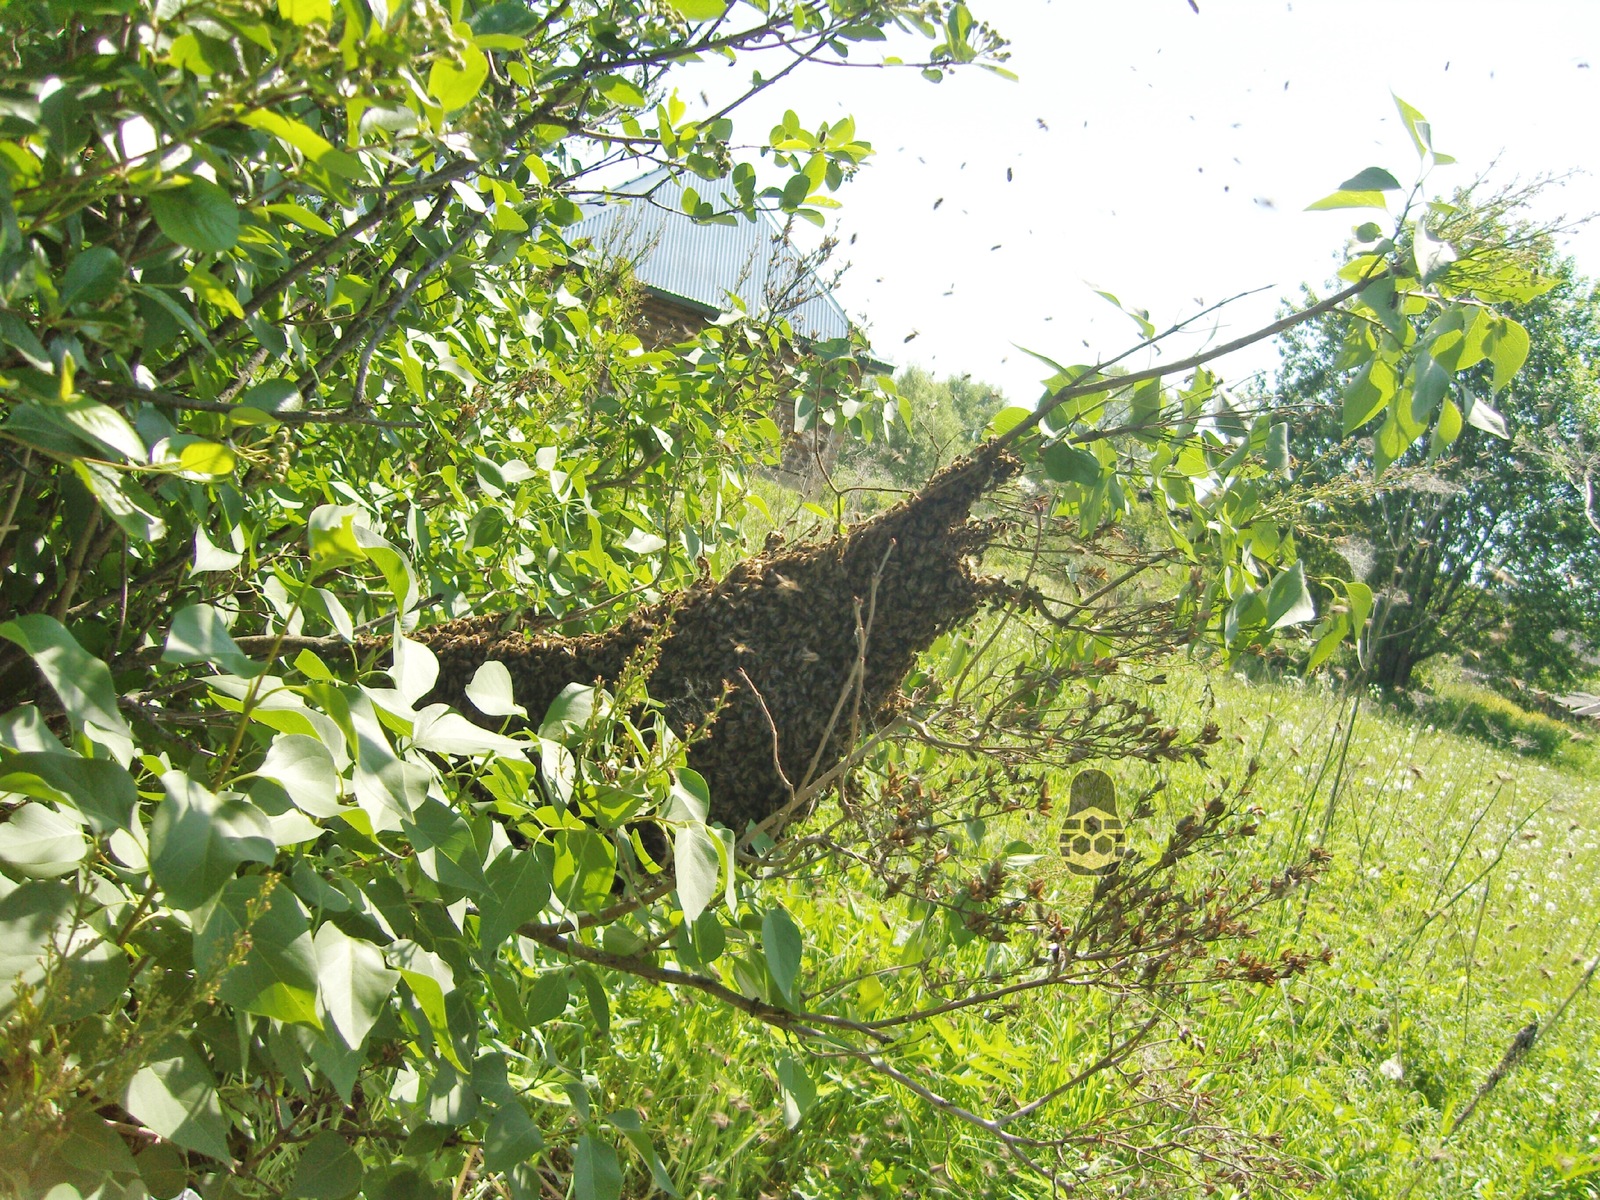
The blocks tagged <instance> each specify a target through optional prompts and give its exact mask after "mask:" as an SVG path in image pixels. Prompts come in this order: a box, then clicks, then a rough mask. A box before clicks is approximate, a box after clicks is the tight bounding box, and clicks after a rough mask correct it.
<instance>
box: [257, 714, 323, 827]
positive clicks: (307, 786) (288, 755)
mask: <svg viewBox="0 0 1600 1200" xmlns="http://www.w3.org/2000/svg"><path fill="white" fill-rule="evenodd" d="M256 774H257V775H260V776H262V777H263V778H266V779H271V780H274V781H276V782H277V783H278V784H280V785H282V787H283V790H284V791H286V792H288V793H289V799H290V800H292V801H294V805H295V807H296V808H298V809H299V810H300V811H301V812H303V813H305V814H306V815H307V816H312V817H316V818H318V819H319V820H328V819H330V818H332V817H336V816H338V815H339V813H340V812H341V811H343V807H342V805H341V804H340V803H339V800H340V790H341V788H340V779H339V771H338V768H336V767H335V766H334V764H333V755H332V754H331V753H330V752H329V751H328V748H327V747H326V746H324V745H323V744H322V743H321V742H319V741H318V740H317V739H316V738H314V737H308V736H307V735H305V734H303V733H280V734H279V735H278V736H277V737H275V738H274V739H273V740H272V745H271V747H270V748H269V749H268V750H267V757H266V761H264V762H263V763H262V764H261V765H260V766H259V767H257V768H256Z"/></svg>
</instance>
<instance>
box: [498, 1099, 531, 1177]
mask: <svg viewBox="0 0 1600 1200" xmlns="http://www.w3.org/2000/svg"><path fill="white" fill-rule="evenodd" d="M543 1149H544V1135H543V1134H542V1133H540V1132H539V1127H538V1126H537V1125H535V1124H534V1123H533V1118H532V1117H530V1116H529V1115H528V1110H527V1109H525V1108H523V1107H522V1105H521V1104H517V1103H510V1104H502V1105H501V1106H500V1107H499V1109H497V1110H496V1112H495V1114H494V1118H493V1119H492V1120H491V1121H490V1122H489V1130H488V1132H487V1133H485V1134H484V1135H483V1166H484V1169H485V1170H487V1171H494V1172H505V1171H509V1170H511V1169H512V1168H513V1167H515V1166H517V1165H519V1164H521V1163H525V1162H527V1161H528V1160H530V1159H531V1158H533V1156H534V1155H535V1154H538V1153H539V1151H541V1150H543Z"/></svg>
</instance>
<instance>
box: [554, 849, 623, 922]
mask: <svg viewBox="0 0 1600 1200" xmlns="http://www.w3.org/2000/svg"><path fill="white" fill-rule="evenodd" d="M554 842H555V862H554V865H553V867H552V869H551V873H550V875H551V879H550V883H551V889H552V890H553V891H554V892H555V894H556V896H557V898H559V899H560V901H561V903H562V904H564V905H566V907H568V908H571V909H577V910H579V911H581V912H597V911H599V910H600V909H601V908H604V907H605V905H606V904H607V903H608V902H609V901H610V899H611V881H612V879H613V877H614V876H615V875H616V866H617V852H616V848H615V847H614V846H613V845H612V844H611V839H610V838H608V837H606V836H605V835H604V834H601V833H597V832H596V831H594V830H593V829H562V830H559V831H558V832H557V833H556V835H555V839H554Z"/></svg>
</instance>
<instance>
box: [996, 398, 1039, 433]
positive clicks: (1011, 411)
mask: <svg viewBox="0 0 1600 1200" xmlns="http://www.w3.org/2000/svg"><path fill="white" fill-rule="evenodd" d="M1031 416H1033V413H1032V411H1030V410H1029V409H1026V408H1019V407H1017V406H1016V405H1015V404H1012V405H1009V406H1007V407H1005V408H1002V409H1001V410H1000V411H999V412H997V413H995V415H994V416H992V417H990V418H989V429H988V436H989V437H1004V436H1005V435H1006V434H1008V433H1010V432H1011V431H1012V430H1013V429H1015V428H1016V427H1017V426H1018V425H1021V424H1022V423H1023V422H1024V421H1026V420H1027V419H1028V418H1029V417H1031Z"/></svg>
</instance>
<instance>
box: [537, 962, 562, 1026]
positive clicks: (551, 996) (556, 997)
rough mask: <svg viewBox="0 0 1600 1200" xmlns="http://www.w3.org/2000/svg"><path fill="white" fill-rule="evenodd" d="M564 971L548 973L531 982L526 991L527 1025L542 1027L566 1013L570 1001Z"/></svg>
mask: <svg viewBox="0 0 1600 1200" xmlns="http://www.w3.org/2000/svg"><path fill="white" fill-rule="evenodd" d="M570 998H571V997H570V995H569V990H568V987H567V973H566V971H564V970H563V971H549V972H546V973H545V974H543V975H541V976H539V978H537V979H535V980H534V981H533V986H532V987H531V988H530V989H529V990H528V1007H527V1014H528V1024H529V1025H543V1024H544V1023H545V1022H546V1021H553V1020H555V1019H556V1018H557V1017H559V1016H560V1015H561V1014H562V1013H564V1012H566V1011H567V1001H568V1000H569V999H570Z"/></svg>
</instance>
